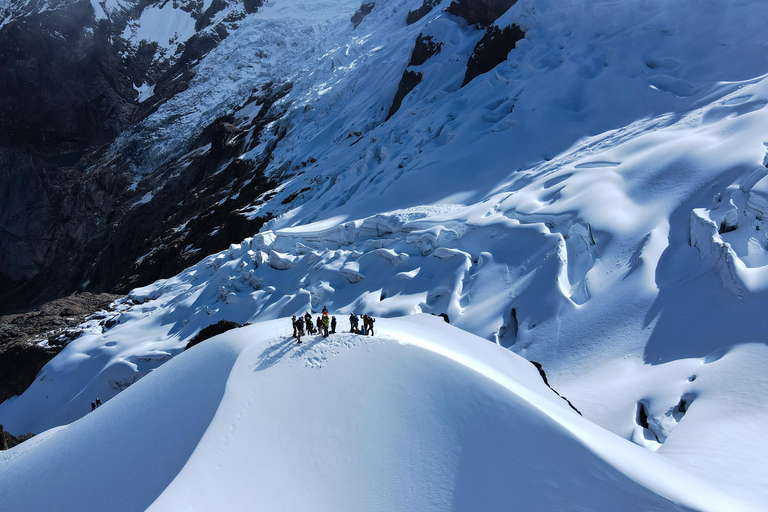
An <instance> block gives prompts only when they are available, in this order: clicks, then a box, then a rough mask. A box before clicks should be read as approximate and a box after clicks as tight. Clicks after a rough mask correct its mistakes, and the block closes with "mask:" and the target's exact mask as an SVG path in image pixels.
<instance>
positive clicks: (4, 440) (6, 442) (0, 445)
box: [0, 425, 35, 450]
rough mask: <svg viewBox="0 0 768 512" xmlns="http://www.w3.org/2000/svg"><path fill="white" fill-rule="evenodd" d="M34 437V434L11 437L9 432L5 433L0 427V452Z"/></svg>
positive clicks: (0, 426)
mask: <svg viewBox="0 0 768 512" xmlns="http://www.w3.org/2000/svg"><path fill="white" fill-rule="evenodd" d="M34 436H35V434H33V433H32V432H29V433H27V434H22V435H20V436H14V435H11V433H10V432H6V431H5V429H4V428H3V426H2V425H0V450H9V449H11V448H13V447H14V446H16V445H18V444H21V443H23V442H24V441H26V440H27V439H30V438H32V437H34Z"/></svg>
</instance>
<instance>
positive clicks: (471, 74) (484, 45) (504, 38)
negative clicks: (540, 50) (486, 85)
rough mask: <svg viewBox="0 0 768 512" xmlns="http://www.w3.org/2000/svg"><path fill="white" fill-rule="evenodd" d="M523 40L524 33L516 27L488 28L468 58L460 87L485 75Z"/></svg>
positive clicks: (505, 58) (493, 26)
mask: <svg viewBox="0 0 768 512" xmlns="http://www.w3.org/2000/svg"><path fill="white" fill-rule="evenodd" d="M523 38H525V32H523V30H522V29H521V28H520V27H518V26H517V25H510V26H508V27H504V28H503V29H502V28H499V27H497V26H495V25H492V26H490V27H488V29H487V30H486V31H485V35H484V36H483V38H482V39H481V40H480V41H479V42H478V43H477V45H475V49H474V51H473V52H472V55H471V56H470V57H469V61H468V62H467V72H466V74H465V75H464V82H463V83H462V84H461V85H462V87H463V86H465V85H467V84H468V83H469V82H471V81H472V80H473V79H474V78H475V77H477V76H479V75H482V74H483V73H487V72H488V71H490V70H492V69H493V68H495V67H496V66H498V65H499V64H501V63H502V62H504V61H505V60H507V55H509V52H510V51H512V49H513V48H514V47H515V44H516V43H517V42H518V41H520V40H521V39H523Z"/></svg>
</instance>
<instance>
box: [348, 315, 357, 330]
mask: <svg viewBox="0 0 768 512" xmlns="http://www.w3.org/2000/svg"><path fill="white" fill-rule="evenodd" d="M357 325H358V319H357V315H356V314H354V313H350V315H349V332H351V333H354V334H358V330H357Z"/></svg>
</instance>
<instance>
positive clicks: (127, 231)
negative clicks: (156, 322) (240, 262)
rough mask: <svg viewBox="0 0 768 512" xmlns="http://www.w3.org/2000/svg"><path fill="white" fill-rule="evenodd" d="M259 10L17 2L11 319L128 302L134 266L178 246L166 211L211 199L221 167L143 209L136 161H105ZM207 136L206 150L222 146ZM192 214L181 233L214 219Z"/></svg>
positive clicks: (1, 182) (7, 293) (4, 122)
mask: <svg viewBox="0 0 768 512" xmlns="http://www.w3.org/2000/svg"><path fill="white" fill-rule="evenodd" d="M260 4H261V2H260V1H250V0H249V1H246V2H245V3H238V2H234V3H232V4H231V5H230V4H228V3H226V2H222V1H216V2H213V3H212V4H211V5H208V6H203V4H202V3H200V2H182V3H180V2H143V1H140V2H132V1H127V2H102V3H97V2H95V1H94V2H88V1H85V2H83V1H79V2H75V1H61V2H56V3H37V2H16V1H12V2H10V3H7V4H6V5H5V6H4V7H2V8H1V9H0V67H1V68H2V69H3V73H2V75H0V87H1V88H2V90H3V91H4V93H3V95H2V98H0V194H2V204H3V206H2V208H0V267H2V270H0V272H1V273H2V275H0V278H1V279H0V281H1V282H2V285H0V312H9V311H19V310H24V309H25V308H28V307H30V306H33V305H35V304H38V303H40V302H41V301H44V300H50V299H53V298H56V297H59V296H61V295H64V294H68V293H71V292H73V291H76V290H83V289H89V290H96V291H103V290H113V289H118V288H119V283H120V282H122V281H123V280H124V277H125V274H126V273H128V271H129V269H130V267H131V264H132V263H133V262H135V260H136V258H138V257H139V256H141V255H142V254H145V253H147V252H149V250H150V249H152V248H154V247H156V246H157V245H159V241H158V238H159V237H161V236H163V235H165V236H167V235H168V234H167V233H166V231H167V230H168V228H169V223H168V222H167V221H166V219H167V218H168V217H169V216H170V214H171V213H170V212H169V211H168V206H169V205H170V204H175V203H178V202H179V201H180V200H181V196H182V195H184V196H187V195H189V196H194V195H199V194H200V192H201V191H202V190H204V189H205V188H206V187H210V186H211V183H205V184H203V182H204V178H205V175H206V173H209V172H210V171H211V170H212V169H214V168H215V167H216V162H214V161H213V160H215V159H216V157H214V158H209V159H200V160H199V161H195V162H194V165H192V167H193V169H192V170H191V171H190V173H189V174H190V175H187V176H183V177H180V179H177V180H176V182H177V185H175V186H173V185H172V186H171V187H169V190H170V189H175V191H174V193H173V195H172V196H171V197H169V196H168V195H167V194H166V195H163V196H161V197H159V198H158V200H157V201H155V202H154V203H153V202H151V201H145V202H143V203H142V204H141V205H139V206H136V205H134V204H133V203H135V201H136V199H137V194H141V195H139V196H138V198H141V197H142V195H143V194H144V193H145V192H146V191H145V190H144V188H145V187H138V188H137V184H136V181H137V180H138V177H137V176H136V173H135V172H134V171H133V170H132V169H131V159H130V155H129V154H124V155H121V156H119V157H118V158H109V157H107V156H106V148H108V147H109V144H110V143H112V142H113V141H114V140H115V138H116V137H117V136H118V135H120V134H121V133H123V132H124V131H125V130H126V129H128V128H130V127H131V126H134V125H135V124H136V123H137V122H139V121H141V120H142V119H144V118H146V117H147V116H148V115H149V114H151V113H152V112H154V111H156V110H157V108H158V107H159V106H160V105H162V104H163V103H164V102H165V101H167V100H168V99H169V98H172V97H173V96H174V95H176V94H178V93H179V92H180V91H183V90H185V89H186V88H187V87H188V85H189V82H190V80H191V79H192V77H194V75H195V66H196V64H197V63H198V62H199V60H200V59H201V58H203V57H204V56H205V55H206V54H207V53H208V52H210V50H211V49H213V48H215V47H216V45H217V44H218V43H219V42H220V41H221V40H222V39H223V38H225V37H227V35H228V33H229V31H231V30H233V29H235V28H236V27H237V21H238V20H240V19H242V18H243V17H244V16H247V15H248V14H249V13H252V12H255V11H256V10H257V9H258V7H259V5H260ZM203 7H206V8H205V9H203ZM210 132H211V134H210V135H209V137H208V138H209V139H210V140H207V141H201V142H200V143H201V144H205V143H208V142H211V140H213V139H215V138H216V137H217V136H218V137H221V135H217V132H216V130H215V128H213V127H212V129H211V130H210ZM221 156H222V155H217V157H221ZM167 174H168V170H165V172H163V171H160V172H159V175H160V178H158V179H162V176H164V175H167ZM160 201H163V204H157V203H159V202H160ZM150 203H151V204H150ZM191 203H194V204H188V205H187V208H186V210H187V211H185V212H179V213H178V215H179V216H180V217H181V218H182V219H184V220H188V219H189V218H190V217H193V216H195V215H198V214H200V213H201V211H202V210H203V209H205V208H207V207H208V206H210V205H209V202H208V201H202V202H201V201H191ZM132 206H133V208H132ZM145 219H153V220H152V221H151V222H147V221H146V220H145ZM177 221H178V219H174V221H173V222H177ZM182 222H183V221H182ZM250 227H251V228H253V226H250ZM136 228H139V229H138V231H137V229H136ZM219 245H221V243H219ZM107 260H109V261H107ZM173 268H177V269H178V267H173ZM167 271H168V270H165V272H167ZM161 272H163V271H161ZM145 279H146V277H145Z"/></svg>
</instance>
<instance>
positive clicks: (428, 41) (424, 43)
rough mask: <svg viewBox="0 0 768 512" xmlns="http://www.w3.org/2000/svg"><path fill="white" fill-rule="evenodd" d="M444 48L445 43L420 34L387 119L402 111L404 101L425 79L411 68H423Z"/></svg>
mask: <svg viewBox="0 0 768 512" xmlns="http://www.w3.org/2000/svg"><path fill="white" fill-rule="evenodd" d="M442 47H443V43H440V42H436V41H435V40H434V38H433V37H432V36H429V35H424V34H419V37H417V38H416V43H415V44H414V45H413V51H412V52H411V60H410V61H409V62H408V67H407V68H406V69H405V71H404V72H403V77H402V78H401V79H400V83H399V84H398V86H397V92H396V93H395V97H394V99H393V100H392V106H391V107H390V108H389V113H388V114H387V119H389V118H390V117H392V116H393V115H395V112H397V111H398V110H400V106H401V105H402V104H403V99H405V97H406V96H407V95H408V93H410V92H411V91H412V90H414V89H415V88H416V86H417V85H419V84H420V83H421V80H422V78H423V75H422V73H421V72H420V71H413V70H411V69H409V68H411V67H414V66H421V65H422V64H424V63H426V62H427V60H429V59H430V58H431V57H433V56H435V55H437V54H438V53H440V49H441V48H442Z"/></svg>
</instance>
